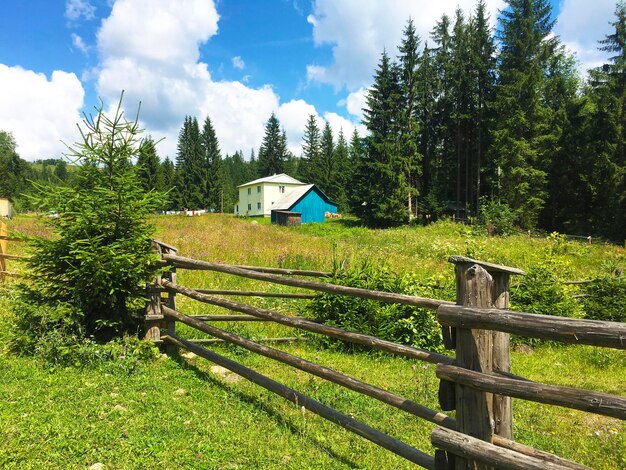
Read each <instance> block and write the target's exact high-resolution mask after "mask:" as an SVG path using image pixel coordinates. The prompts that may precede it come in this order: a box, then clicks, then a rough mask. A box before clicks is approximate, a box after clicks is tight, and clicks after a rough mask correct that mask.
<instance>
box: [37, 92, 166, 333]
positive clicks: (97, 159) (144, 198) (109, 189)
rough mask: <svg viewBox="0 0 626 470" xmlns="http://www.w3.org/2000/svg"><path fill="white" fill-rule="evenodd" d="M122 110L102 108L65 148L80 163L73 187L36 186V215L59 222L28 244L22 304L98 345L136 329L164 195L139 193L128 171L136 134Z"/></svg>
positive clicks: (53, 325) (52, 324)
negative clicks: (61, 313)
mask: <svg viewBox="0 0 626 470" xmlns="http://www.w3.org/2000/svg"><path fill="white" fill-rule="evenodd" d="M121 104H122V101H121V99H120V102H119V105H118V107H117V110H116V111H115V113H114V115H113V116H112V117H108V116H107V115H105V114H104V112H103V111H102V107H101V108H100V109H98V110H97V111H98V112H97V114H96V116H95V117H88V118H86V119H85V121H84V124H83V127H82V128H81V137H82V141H81V142H78V143H76V144H75V145H74V146H72V147H70V154H69V157H70V158H71V159H73V160H74V161H75V163H77V164H78V169H77V171H76V172H75V174H74V177H73V178H72V184H71V186H50V185H45V186H44V185H38V186H37V194H36V195H35V196H34V197H33V198H34V202H35V203H36V206H37V207H38V208H39V209H40V210H43V211H46V212H47V211H55V212H56V213H57V214H58V216H55V217H49V218H47V219H46V223H47V224H48V225H49V226H50V228H51V230H52V234H53V235H52V236H51V237H47V238H43V237H33V238H31V243H32V246H33V248H34V252H33V255H32V257H31V258H29V260H28V265H29V267H30V271H31V273H32V275H33V277H32V283H31V284H30V286H29V288H28V293H27V295H26V296H25V297H26V299H27V301H28V302H32V303H35V304H38V305H40V306H44V307H50V308H51V309H50V310H51V311H58V307H59V306H65V307H66V309H65V311H66V312H71V313H68V315H67V316H65V317H60V318H53V319H51V318H49V317H47V316H44V317H43V318H41V319H40V320H41V322H40V323H45V325H46V327H49V329H50V330H53V329H59V328H64V329H66V330H68V329H69V330H71V333H73V334H78V335H82V336H85V337H87V336H90V335H93V336H94V337H95V338H96V339H100V340H108V339H111V338H112V337H114V336H116V335H120V334H122V333H125V332H129V333H136V331H137V328H138V327H139V325H140V321H141V318H142V313H143V309H144V307H145V298H144V294H145V286H146V283H147V282H148V281H149V280H150V279H151V278H152V277H153V276H154V273H155V261H156V257H155V254H154V252H153V251H152V248H151V235H152V233H153V227H152V226H151V225H150V224H149V223H148V222H147V216H148V215H149V214H150V213H151V212H153V211H154V210H155V209H156V208H157V207H160V206H161V205H162V204H163V202H164V195H163V193H159V192H156V191H149V192H146V191H145V190H144V189H143V188H142V184H141V180H140V178H139V176H138V172H137V168H136V167H135V166H134V165H132V161H133V160H134V159H136V158H137V156H138V155H139V152H140V143H141V141H140V139H139V134H140V132H141V130H140V129H139V127H138V124H137V119H135V121H133V122H129V121H127V120H126V119H125V117H124V115H123V112H122V110H121ZM37 327H38V328H42V326H41V325H37Z"/></svg>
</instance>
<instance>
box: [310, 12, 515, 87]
mask: <svg viewBox="0 0 626 470" xmlns="http://www.w3.org/2000/svg"><path fill="white" fill-rule="evenodd" d="M485 4H486V7H487V12H488V13H489V14H490V15H491V18H492V20H493V19H495V18H496V15H497V11H498V9H499V8H502V7H503V6H504V1H503V0H487V1H486V2H485ZM457 6H459V7H460V8H461V9H463V10H464V11H470V10H473V9H474V8H475V6H476V2H475V0H439V1H436V2H433V1H431V0H394V2H393V7H390V2H389V1H388V0H368V1H367V2H363V1H362V0H343V1H336V0H316V1H315V3H314V7H313V13H312V14H311V15H309V17H308V21H309V23H310V24H311V25H312V26H313V38H314V42H315V44H316V45H331V46H332V51H333V60H332V62H331V63H330V64H311V65H309V66H308V68H307V73H308V78H309V79H310V80H313V81H317V82H321V83H327V84H330V85H333V86H334V87H335V88H336V89H341V88H343V87H347V89H348V90H349V91H356V90H358V89H359V88H361V87H363V86H368V85H369V84H370V83H371V79H372V74H373V71H374V69H375V67H376V64H377V62H378V60H379V58H380V54H381V52H382V51H383V49H385V48H386V49H387V50H388V51H390V53H395V50H396V47H397V45H398V44H399V42H400V39H401V36H402V30H403V29H404V26H405V25H406V21H407V19H408V18H409V17H411V18H412V19H413V21H414V23H415V27H416V29H417V32H418V33H419V35H420V37H421V38H422V39H423V40H427V39H429V33H430V31H431V30H432V28H433V26H434V25H435V22H436V21H437V20H438V19H440V18H441V16H442V15H443V14H444V13H446V14H448V15H450V16H452V15H454V11H455V10H456V8H457ZM355 12H358V14H355ZM392 51H393V52H392Z"/></svg>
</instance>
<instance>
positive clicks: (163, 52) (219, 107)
mask: <svg viewBox="0 0 626 470" xmlns="http://www.w3.org/2000/svg"><path fill="white" fill-rule="evenodd" d="M218 20H219V15H218V12H217V10H216V8H215V4H214V3H213V1H212V0H185V1H179V2H171V1H170V0H118V1H117V2H116V3H115V4H114V6H113V9H112V11H111V15H110V16H109V17H108V18H107V19H105V20H104V22H103V24H102V27H101V29H100V31H99V33H98V48H99V52H100V57H101V67H100V69H99V71H98V78H97V88H98V92H99V93H100V94H101V95H102V96H103V97H105V98H106V100H107V102H109V103H112V102H115V101H116V99H117V98H119V94H120V92H121V90H122V89H123V90H125V99H124V101H125V103H126V105H127V108H129V109H131V108H132V107H133V106H137V103H138V102H139V101H141V119H142V124H143V125H144V126H145V127H146V129H147V131H148V132H149V133H151V134H152V135H153V137H155V138H161V137H165V140H164V141H163V142H162V143H161V144H159V153H160V154H161V155H163V156H165V155H169V156H170V157H174V156H175V154H176V143H177V138H178V132H179V130H180V126H181V125H182V122H183V119H184V117H185V115H192V116H196V117H198V119H200V120H203V119H204V118H205V117H206V116H209V117H210V118H211V121H212V122H213V125H214V127H215V131H216V134H217V137H218V139H219V141H220V145H221V148H222V151H223V152H224V153H228V154H232V153H234V152H235V151H237V150H243V151H244V154H245V155H246V156H247V155H248V154H249V152H250V150H251V149H252V148H255V149H258V147H259V145H260V144H261V141H262V139H263V134H264V124H265V122H266V121H267V119H268V118H269V116H270V114H271V113H272V112H276V113H277V115H278V116H279V119H280V121H281V124H282V125H283V126H284V127H285V129H286V131H287V133H288V135H289V141H290V148H291V149H292V150H294V151H298V149H299V142H298V140H299V138H300V137H301V135H302V129H304V122H305V121H306V116H307V115H308V114H307V113H309V112H313V113H315V108H313V106H311V105H308V104H306V103H304V102H289V103H285V104H283V105H282V106H281V105H280V100H279V97H278V96H277V95H276V93H275V92H274V91H273V90H272V88H271V87H270V86H262V87H259V88H251V87H248V86H246V85H245V84H244V83H242V82H237V81H232V82H229V81H214V80H213V79H212V77H211V74H210V71H209V69H208V67H207V65H206V64H205V63H203V62H201V61H200V60H199V47H200V45H201V44H203V43H205V42H206V41H208V40H209V39H210V38H211V37H212V36H213V35H215V34H217V31H218ZM232 63H233V66H234V67H236V68H243V67H244V66H245V64H244V62H243V60H242V59H241V58H240V57H235V58H233V61H232ZM300 125H301V127H300ZM298 153H299V152H298Z"/></svg>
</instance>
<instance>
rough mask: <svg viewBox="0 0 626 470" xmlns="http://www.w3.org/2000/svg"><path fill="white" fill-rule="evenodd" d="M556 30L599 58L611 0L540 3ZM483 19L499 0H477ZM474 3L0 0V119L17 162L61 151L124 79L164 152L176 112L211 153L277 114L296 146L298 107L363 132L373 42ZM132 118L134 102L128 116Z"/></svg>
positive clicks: (239, 141)
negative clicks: (482, 3)
mask: <svg viewBox="0 0 626 470" xmlns="http://www.w3.org/2000/svg"><path fill="white" fill-rule="evenodd" d="M552 3H553V6H554V12H555V16H556V17H557V19H558V23H557V27H556V28H555V33H556V34H558V35H559V36H560V37H561V40H562V41H563V42H564V43H565V44H566V45H567V46H568V47H569V48H570V50H572V51H574V52H576V54H577V56H578V58H579V61H580V68H581V70H585V69H586V68H588V67H591V66H595V65H597V64H599V63H601V61H602V60H603V57H602V56H601V55H600V54H599V53H598V51H597V43H596V41H597V40H598V39H600V38H602V37H603V36H604V35H605V34H606V33H607V32H608V31H609V26H608V22H609V21H611V19H612V13H613V10H614V6H615V2H614V1H613V0H596V1H594V2H589V1H588V0H552ZM486 4H487V8H488V11H489V12H490V13H491V15H492V18H495V17H496V16H497V11H498V9H499V8H502V7H503V5H504V2H503V0H487V1H486ZM457 5H459V6H460V7H461V8H462V9H463V10H465V11H470V10H471V9H473V8H474V6H475V2H474V0H438V1H433V0H265V1H258V0H176V1H174V0H3V2H2V7H1V9H0V11H1V14H0V130H7V131H10V132H12V133H13V135H14V137H15V139H16V142H17V144H18V153H20V155H21V156H22V157H24V158H26V159H29V160H34V159H37V158H51V157H59V156H60V155H61V152H63V150H64V146H63V144H62V142H67V143H71V142H73V141H75V140H76V139H77V137H78V132H77V130H76V123H77V122H79V121H80V116H81V113H82V112H91V111H92V110H93V108H94V106H95V105H97V104H98V97H102V99H103V100H104V102H105V108H107V107H109V106H111V105H112V104H113V103H115V102H116V100H117V99H118V98H119V95H120V92H121V90H122V89H124V90H125V107H126V109H128V110H129V114H130V111H133V112H134V111H135V110H136V108H137V104H138V102H139V101H141V102H142V111H141V115H140V118H141V121H142V125H143V126H144V127H145V128H146V130H147V132H148V133H149V134H151V135H152V136H153V137H154V138H155V139H161V138H164V140H163V141H162V142H161V143H160V144H159V147H158V151H159V154H160V156H161V157H165V156H166V155H169V156H170V157H174V156H175V151H176V150H175V149H176V139H177V135H178V131H179V129H180V126H181V124H182V121H183V118H184V116H185V115H194V116H196V117H198V119H200V120H203V119H204V118H205V117H206V116H207V115H208V116H210V117H211V120H212V121H213V124H214V126H215V128H216V132H217V135H218V138H219V140H220V144H221V147H222V150H223V153H232V152H234V151H235V150H239V149H241V150H243V151H244V153H245V154H246V155H248V154H249V152H250V150H251V149H252V148H254V149H258V146H259V145H260V143H261V140H262V137H263V126H264V123H265V121H266V120H267V118H268V117H269V115H270V113H271V112H275V113H276V114H277V116H278V117H279V119H280V121H281V124H282V125H283V126H284V128H285V130H286V132H287V135H288V140H289V145H290V148H291V150H292V151H294V152H295V153H296V154H299V152H300V142H301V138H302V132H303V129H304V124H305V122H306V119H307V117H308V115H309V114H315V115H316V116H318V118H319V119H320V123H321V122H322V120H328V121H329V122H330V124H331V126H332V127H333V129H334V130H335V132H338V131H339V129H342V130H343V131H344V133H345V134H347V135H349V134H351V133H352V131H353V129H354V128H355V127H356V128H357V129H360V130H362V127H361V125H360V118H361V108H362V107H363V104H364V97H365V94H366V91H367V87H368V86H369V85H370V83H371V76H372V73H373V71H374V67H375V65H376V63H377V61H378V59H379V56H380V53H381V51H382V49H383V48H385V47H386V48H387V49H388V50H391V51H394V50H395V48H396V46H397V44H398V41H399V39H400V36H401V32H402V28H403V26H404V25H405V23H406V20H407V18H408V17H409V16H410V17H412V18H413V19H414V21H415V23H416V27H417V29H418V32H419V33H420V36H421V37H422V38H423V39H424V40H427V39H428V32H429V31H430V29H431V28H432V26H433V25H434V23H435V21H436V20H437V19H438V18H440V17H441V15H442V14H443V13H447V14H449V15H453V14H454V10H455V9H456V6H457ZM133 115H134V113H133Z"/></svg>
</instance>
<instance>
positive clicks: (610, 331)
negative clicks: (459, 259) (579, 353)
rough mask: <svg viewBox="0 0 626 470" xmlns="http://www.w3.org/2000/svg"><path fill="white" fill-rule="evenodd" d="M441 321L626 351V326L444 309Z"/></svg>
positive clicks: (455, 307)
mask: <svg viewBox="0 0 626 470" xmlns="http://www.w3.org/2000/svg"><path fill="white" fill-rule="evenodd" d="M437 320H439V322H440V323H442V324H443V325H448V326H457V327H463V328H477V329H486V330H493V331H502V332H505V333H513V334H517V335H520V336H526V337H530V338H542V339H552V340H555V341H561V342H564V343H575V344H589V345H592V346H602V347H608V348H616V349H626V323H620V322H610V321H600V320H581V319H578V318H566V317H555V316H551V315H539V314H534V313H523V312H512V311H510V310H500V309H476V308H471V307H462V306H458V305H442V306H441V307H440V308H439V309H438V310H437Z"/></svg>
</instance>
